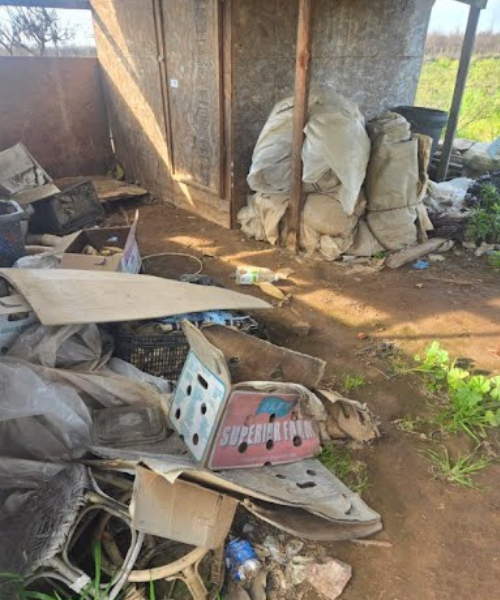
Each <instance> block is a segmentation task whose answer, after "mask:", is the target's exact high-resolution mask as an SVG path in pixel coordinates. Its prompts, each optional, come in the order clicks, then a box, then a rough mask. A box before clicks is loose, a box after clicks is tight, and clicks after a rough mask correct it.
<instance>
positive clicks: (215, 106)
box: [161, 0, 224, 198]
mask: <svg viewBox="0 0 500 600" xmlns="http://www.w3.org/2000/svg"><path fill="white" fill-rule="evenodd" d="M161 6H162V22H163V34H164V35H163V38H164V43H165V63H166V64H165V66H166V77H167V90H168V93H167V96H168V98H167V103H168V107H167V108H168V110H167V114H168V120H169V134H170V135H169V142H170V155H171V161H172V167H173V174H174V177H175V179H176V180H178V181H180V182H182V183H185V184H187V185H192V186H194V187H198V188H201V189H203V190H205V191H207V192H209V193H211V194H214V195H216V196H218V197H219V198H222V197H224V189H223V187H224V185H223V182H224V177H223V165H224V156H223V146H224V143H223V108H224V107H223V89H222V85H223V72H222V50H221V49H222V15H221V0H162V4H161Z"/></svg>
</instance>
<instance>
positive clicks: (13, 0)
mask: <svg viewBox="0 0 500 600" xmlns="http://www.w3.org/2000/svg"><path fill="white" fill-rule="evenodd" d="M0 6H24V7H28V8H78V9H89V10H90V0H0Z"/></svg>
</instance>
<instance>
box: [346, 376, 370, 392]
mask: <svg viewBox="0 0 500 600" xmlns="http://www.w3.org/2000/svg"><path fill="white" fill-rule="evenodd" d="M365 384H366V380H365V378H364V377H363V375H358V374H354V375H350V374H349V373H346V374H345V375H343V376H342V391H343V392H344V394H348V393H349V392H350V391H351V390H357V389H358V388H361V387H363V386H364V385H365Z"/></svg>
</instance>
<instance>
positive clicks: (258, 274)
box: [235, 267, 286, 285]
mask: <svg viewBox="0 0 500 600" xmlns="http://www.w3.org/2000/svg"><path fill="white" fill-rule="evenodd" d="M235 278H236V283H237V284H239V285H258V284H259V283H274V282H275V281H279V280H280V279H286V277H283V276H282V275H281V273H280V272H277V273H275V272H274V271H271V269H265V268H264V267H238V268H237V269H236V274H235Z"/></svg>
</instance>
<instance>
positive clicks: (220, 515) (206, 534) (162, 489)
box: [130, 467, 238, 549]
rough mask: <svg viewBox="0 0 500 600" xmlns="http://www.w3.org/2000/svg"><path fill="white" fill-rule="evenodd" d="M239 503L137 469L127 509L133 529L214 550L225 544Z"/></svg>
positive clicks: (187, 484) (196, 486) (223, 496)
mask: <svg viewBox="0 0 500 600" xmlns="http://www.w3.org/2000/svg"><path fill="white" fill-rule="evenodd" d="M237 506H238V501H237V500H235V499H234V498H232V497H231V496H227V495H225V494H221V493H218V492H214V491H212V490H209V489H207V488H204V487H201V486H199V485H195V484H193V483H189V482H187V481H182V480H180V479H178V480H177V481H175V482H174V483H170V482H168V481H167V480H166V479H164V478H163V477H162V476H161V475H158V474H157V473H154V472H153V471H150V470H149V469H145V468H143V467H138V468H137V471H136V477H135V483H134V493H133V496H132V502H131V505H130V512H131V515H132V527H133V528H134V529H137V530H138V531H142V532H144V533H148V534H150V535H155V536H159V537H162V538H166V539H169V540H174V541H177V542H182V543H184V544H190V545H192V546H201V547H203V548H210V549H216V548H220V547H221V546H222V544H223V543H224V540H225V539H226V537H227V535H228V534H229V529H230V527H231V524H232V522H233V518H234V513H235V512H236V508H237Z"/></svg>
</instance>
